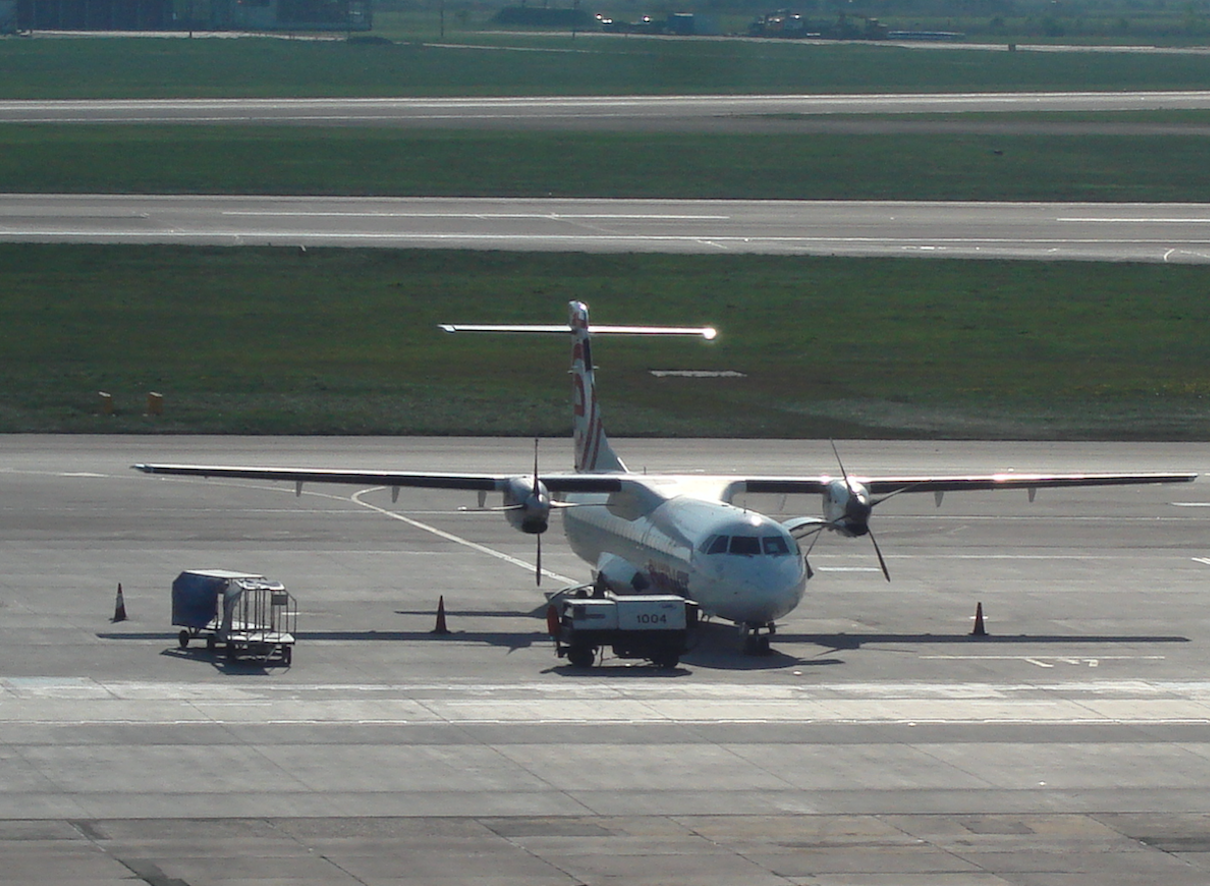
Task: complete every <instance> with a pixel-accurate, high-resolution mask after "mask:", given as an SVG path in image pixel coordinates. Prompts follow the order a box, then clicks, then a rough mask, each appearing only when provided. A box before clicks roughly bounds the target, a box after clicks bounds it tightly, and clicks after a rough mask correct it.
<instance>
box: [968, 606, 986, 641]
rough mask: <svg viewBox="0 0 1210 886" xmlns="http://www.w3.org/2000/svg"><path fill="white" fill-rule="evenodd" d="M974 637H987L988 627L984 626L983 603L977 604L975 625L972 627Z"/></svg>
mask: <svg viewBox="0 0 1210 886" xmlns="http://www.w3.org/2000/svg"><path fill="white" fill-rule="evenodd" d="M970 635H971V636H972V637H986V636H987V628H985V627H984V626H983V604H982V603H976V604H975V626H974V628H972V629H971V634H970Z"/></svg>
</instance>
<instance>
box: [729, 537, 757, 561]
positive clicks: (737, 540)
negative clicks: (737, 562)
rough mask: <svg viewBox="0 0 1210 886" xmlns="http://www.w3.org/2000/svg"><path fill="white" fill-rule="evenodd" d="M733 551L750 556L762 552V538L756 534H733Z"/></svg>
mask: <svg viewBox="0 0 1210 886" xmlns="http://www.w3.org/2000/svg"><path fill="white" fill-rule="evenodd" d="M731 553H733V554H745V555H747V556H749V557H753V556H756V555H757V554H759V553H760V539H759V538H757V537H756V536H755V535H733V536H731Z"/></svg>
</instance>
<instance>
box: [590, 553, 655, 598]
mask: <svg viewBox="0 0 1210 886" xmlns="http://www.w3.org/2000/svg"><path fill="white" fill-rule="evenodd" d="M597 583H598V584H603V585H604V586H605V587H606V588H608V589H609V590H611V591H613V592H614V593H615V594H641V593H643V592H644V591H646V590H647V589H648V588H649V587H650V586H651V582H650V581H649V580H648V578H647V576H646V574H644V573H643V572H642V571H641V570H639V569H636V568H635V567H634V565H633V564H632V563H631V562H630V561H629V560H624V559H622V558H621V557H619V556H617V555H616V554H602V555H601V557H600V559H599V560H598V561H597Z"/></svg>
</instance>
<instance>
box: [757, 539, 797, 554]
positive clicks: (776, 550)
mask: <svg viewBox="0 0 1210 886" xmlns="http://www.w3.org/2000/svg"><path fill="white" fill-rule="evenodd" d="M761 541H762V542H763V543H764V546H765V553H766V554H768V555H769V556H771V557H784V556H786V555H787V554H789V553H790V546H789V545H787V544H786V540H785V539H784V538H782V537H781V536H780V535H766V536H765V537H764V538H762V539H761Z"/></svg>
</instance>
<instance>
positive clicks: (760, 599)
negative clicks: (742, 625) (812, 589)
mask: <svg viewBox="0 0 1210 886" xmlns="http://www.w3.org/2000/svg"><path fill="white" fill-rule="evenodd" d="M806 585H807V576H806V569H805V568H804V566H803V564H802V560H800V559H798V558H795V563H794V564H793V568H789V567H788V568H782V569H776V570H770V571H769V572H768V573H766V574H765V575H762V576H760V577H759V579H756V580H754V581H751V582H749V587H748V595H749V599H750V600H751V601H752V602H753V604H754V605H753V607H752V608H753V613H752V617H751V618H750V619H748V620H750V621H752V622H753V623H766V622H772V621H776V620H777V619H779V618H782V617H783V616H785V615H786V614H787V613H789V612H792V611H793V610H794V608H795V607H796V606H798V604H799V603H800V602H801V601H802V596H803V593H804V592H805V591H806Z"/></svg>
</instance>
